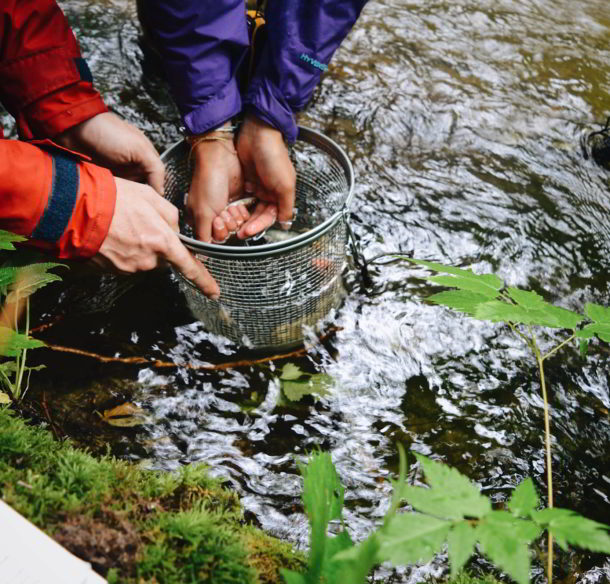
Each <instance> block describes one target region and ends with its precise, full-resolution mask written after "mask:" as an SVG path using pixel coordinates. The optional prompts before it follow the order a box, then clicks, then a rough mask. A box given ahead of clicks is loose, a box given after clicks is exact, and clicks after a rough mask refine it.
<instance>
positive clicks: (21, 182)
mask: <svg viewBox="0 0 610 584" xmlns="http://www.w3.org/2000/svg"><path fill="white" fill-rule="evenodd" d="M0 101H1V102H2V104H3V105H4V107H5V108H6V109H7V110H8V111H9V112H10V113H11V115H13V116H14V117H15V119H16V121H17V125H18V128H19V134H20V136H21V138H23V139H25V140H33V139H38V140H37V141H35V142H33V143H25V142H20V141H16V140H5V139H0V228H2V229H6V230H8V231H13V232H15V233H19V234H21V235H26V236H31V237H32V239H31V243H32V244H33V245H35V246H37V247H42V248H45V249H47V250H50V251H52V252H53V253H54V254H55V255H57V256H58V257H60V258H79V257H90V256H92V255H94V254H95V253H96V252H97V251H98V249H99V247H100V245H101V244H102V242H103V241H104V239H105V237H106V234H107V233H108V228H109V227H110V221H111V219H112V214H113V212H114V204H115V198H116V187H115V183H114V179H113V177H112V175H111V173H110V172H109V171H108V170H106V169H104V168H100V167H98V166H95V165H93V164H91V163H89V162H85V160H86V157H83V156H80V155H78V154H75V153H72V152H69V151H67V150H65V149H62V148H60V147H58V146H55V145H53V143H52V142H51V141H50V140H44V139H45V138H53V137H54V136H56V135H57V134H59V133H60V132H63V131H64V130H67V129H68V128H71V127H72V126H75V125H77V124H79V123H81V122H83V121H85V120H88V119H90V118H92V117H93V116H95V115H97V114H99V113H102V112H105V111H108V110H107V108H106V106H105V105H104V102H103V101H102V98H101V97H100V94H99V93H98V92H97V91H96V90H95V89H94V87H93V83H92V78H91V73H90V72H89V68H88V66H87V64H86V62H85V61H84V59H82V57H81V54H80V50H79V48H78V45H77V43H76V39H75V38H74V35H73V34H72V31H71V30H70V27H69V25H68V23H67V21H66V18H65V17H64V15H63V13H62V12H61V10H60V8H59V7H58V6H57V4H56V2H55V0H2V1H1V2H0ZM2 137H3V135H2V130H1V128H0V138H2ZM34 144H36V145H34Z"/></svg>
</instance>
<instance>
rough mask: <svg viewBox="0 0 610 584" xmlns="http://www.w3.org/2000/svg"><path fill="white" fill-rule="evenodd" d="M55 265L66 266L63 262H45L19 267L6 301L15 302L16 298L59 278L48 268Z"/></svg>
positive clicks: (29, 293)
mask: <svg viewBox="0 0 610 584" xmlns="http://www.w3.org/2000/svg"><path fill="white" fill-rule="evenodd" d="M57 267H66V266H64V264H56V263H52V262H46V263H40V264H31V265H29V266H24V267H22V268H19V269H18V273H17V277H16V279H15V281H14V282H13V284H12V285H11V287H10V294H9V295H8V297H7V299H6V301H7V302H16V301H17V299H18V298H27V297H28V296H31V295H32V294H33V293H34V292H36V291H37V290H40V288H42V287H43V286H46V285H47V284H50V283H51V282H57V281H59V280H61V276H58V275H57V274H53V273H51V272H49V270H52V269H53V268H57Z"/></svg>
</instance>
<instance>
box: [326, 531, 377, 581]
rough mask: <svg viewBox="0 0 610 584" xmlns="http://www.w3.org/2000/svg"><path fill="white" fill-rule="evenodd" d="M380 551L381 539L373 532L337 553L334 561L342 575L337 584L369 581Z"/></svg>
mask: <svg viewBox="0 0 610 584" xmlns="http://www.w3.org/2000/svg"><path fill="white" fill-rule="evenodd" d="M378 551H379V541H378V539H377V535H376V534H374V533H373V534H372V535H370V536H369V537H368V538H367V539H365V540H364V541H362V542H360V543H359V544H358V545H356V546H354V547H352V548H350V549H348V550H345V551H342V552H339V553H338V554H337V555H335V557H334V558H333V563H334V564H336V565H337V567H338V570H337V573H338V574H340V576H341V579H340V580H338V581H337V584H343V583H344V582H345V583H347V582H349V584H364V583H365V582H367V576H368V574H369V573H370V571H371V570H372V569H373V567H374V566H375V565H377V563H378V561H377V553H378Z"/></svg>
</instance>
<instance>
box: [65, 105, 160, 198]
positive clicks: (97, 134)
mask: <svg viewBox="0 0 610 584" xmlns="http://www.w3.org/2000/svg"><path fill="white" fill-rule="evenodd" d="M54 140H55V141H56V142H57V143H58V144H60V145H61V146H65V147H66V148H69V149H70V150H75V151H77V152H81V153H82V154H86V155H87V156H90V157H91V158H92V160H93V162H94V163H95V164H98V165H99V166H104V167H105V168H108V169H109V170H110V171H111V172H112V174H114V175H115V176H119V177H122V178H125V179H129V180H134V181H138V182H146V183H148V184H149V185H150V186H151V187H152V188H153V189H155V190H156V191H157V192H158V193H159V194H163V177H164V173H165V170H164V166H163V162H161V158H160V157H159V154H158V152H157V150H156V149H155V147H154V146H153V145H152V143H151V142H150V140H149V139H148V138H147V137H146V136H145V135H144V134H143V133H142V132H141V131H140V130H138V128H136V127H135V126H133V125H131V124H129V123H128V122H126V121H124V120H122V119H121V118H119V117H118V116H116V115H115V114H113V113H110V112H105V113H101V114H98V115H97V116H94V117H93V118H90V119H89V120H86V121H84V122H82V123H80V124H78V125H76V126H73V127H72V128H69V129H68V130H65V131H64V132H62V133H61V134H59V135H58V136H56V137H55V138H54Z"/></svg>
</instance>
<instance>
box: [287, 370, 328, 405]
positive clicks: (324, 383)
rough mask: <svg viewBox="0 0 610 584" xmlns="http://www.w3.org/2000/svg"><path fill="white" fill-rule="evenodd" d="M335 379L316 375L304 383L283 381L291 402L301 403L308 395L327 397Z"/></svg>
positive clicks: (322, 374) (321, 374)
mask: <svg viewBox="0 0 610 584" xmlns="http://www.w3.org/2000/svg"><path fill="white" fill-rule="evenodd" d="M332 383H333V378H332V377H330V376H329V375H326V374H325V373H316V374H315V375H312V376H311V377H309V379H305V380H303V381H285V380H282V390H283V391H284V395H285V396H286V397H287V398H288V399H289V400H291V401H300V400H301V399H303V397H304V396H306V395H311V394H315V395H326V394H327V393H328V388H329V387H330V386H331V385H332Z"/></svg>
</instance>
